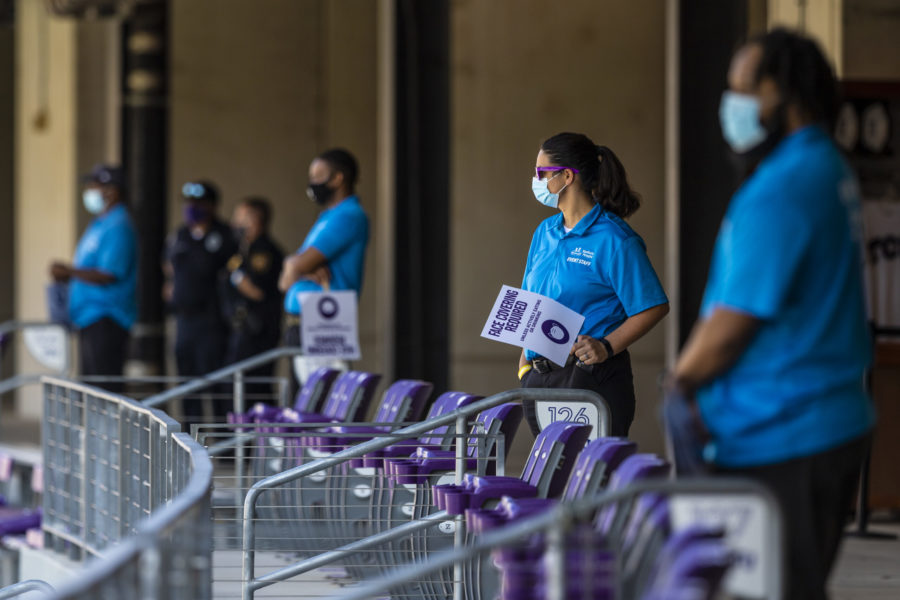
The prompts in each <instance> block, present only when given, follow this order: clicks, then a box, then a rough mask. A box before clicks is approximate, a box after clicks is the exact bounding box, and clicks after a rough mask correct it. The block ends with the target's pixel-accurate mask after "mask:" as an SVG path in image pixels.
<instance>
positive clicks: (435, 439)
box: [418, 392, 483, 450]
mask: <svg viewBox="0 0 900 600" xmlns="http://www.w3.org/2000/svg"><path fill="white" fill-rule="evenodd" d="M482 397H483V396H476V395H474V394H466V393H465V392H444V393H443V394H441V395H440V396H438V398H437V400H435V401H434V404H432V405H431V409H430V410H429V411H428V416H427V417H426V420H427V419H434V418H436V417H441V416H443V415H446V414H447V413H451V412H453V411H454V410H456V409H458V408H462V407H463V406H466V405H468V404H472V403H473V402H475V401H476V400H481V399H482ZM449 430H450V426H449V425H441V426H440V427H435V428H434V429H432V430H431V431H429V432H428V433H427V434H425V435H424V436H422V437H420V438H419V439H418V442H419V443H420V444H422V445H423V446H436V447H438V448H440V449H441V450H449V449H450V448H452V447H453V443H454V440H455V439H456V438H455V437H454V436H452V435H449V434H448V433H447V432H448V431H449Z"/></svg>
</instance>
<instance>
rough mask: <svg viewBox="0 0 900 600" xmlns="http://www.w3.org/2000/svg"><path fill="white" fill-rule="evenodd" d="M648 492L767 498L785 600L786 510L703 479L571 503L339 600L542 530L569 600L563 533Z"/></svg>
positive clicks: (757, 490) (738, 486)
mask: <svg viewBox="0 0 900 600" xmlns="http://www.w3.org/2000/svg"><path fill="white" fill-rule="evenodd" d="M646 493H652V494H673V495H701V494H729V495H753V496H757V497H759V498H761V499H762V501H763V503H764V504H765V505H766V507H767V509H768V513H769V516H770V518H769V519H768V520H767V521H766V528H767V535H766V540H767V541H768V542H769V544H770V546H769V548H768V549H767V550H768V552H769V553H773V554H774V556H776V557H777V558H776V560H775V561H774V562H773V568H774V571H775V572H774V573H772V578H771V581H770V582H769V585H770V586H771V587H770V589H769V590H768V592H767V594H766V596H765V597H766V598H767V600H781V599H782V598H783V597H784V573H785V565H784V550H783V549H784V544H785V541H784V528H783V526H782V515H781V510H780V509H779V507H778V503H777V501H776V500H775V498H774V496H772V494H771V492H769V490H768V489H767V488H765V487H763V486H762V485H760V484H758V483H756V482H753V481H751V480H745V479H726V478H722V479H699V478H698V479H688V480H680V481H646V482H641V483H636V484H633V485H630V486H628V487H627V488H624V489H621V490H616V491H611V492H606V493H604V494H601V495H598V496H596V497H593V498H585V499H582V500H579V501H577V502H573V503H571V504H562V503H561V504H558V505H557V506H555V507H554V508H552V509H550V510H548V511H547V512H544V513H541V514H539V515H537V516H534V517H530V518H527V519H523V520H522V521H520V522H518V523H513V524H511V525H509V526H507V527H503V528H501V529H497V530H494V531H491V532H488V533H485V534H483V535H480V536H478V537H477V538H475V540H474V541H473V543H472V544H471V545H468V546H465V547H463V548H454V549H453V550H448V551H446V552H442V553H440V554H438V555H435V556H433V557H430V558H429V559H428V560H426V561H425V562H422V563H417V564H410V565H407V566H405V567H402V568H399V569H397V570H395V571H393V572H392V573H388V574H386V575H384V576H381V577H378V578H377V579H373V580H371V581H367V582H365V583H363V584H362V585H360V586H358V587H356V588H354V589H353V591H351V592H348V593H347V594H344V595H343V596H340V597H338V599H337V600H364V599H365V598H372V597H375V596H377V595H379V594H384V593H386V592H388V590H390V589H392V588H395V587H397V586H400V585H403V584H405V583H407V582H409V581H415V580H417V579H418V578H421V577H423V576H425V575H429V574H432V573H435V572H437V571H440V570H441V569H445V568H447V567H450V566H453V565H455V564H458V563H460V562H462V561H464V560H467V559H469V558H470V557H472V556H475V555H476V554H480V553H482V552H486V551H488V550H491V549H493V548H496V547H498V546H505V545H509V544H511V543H513V542H516V541H518V540H520V539H522V538H524V537H527V536H529V535H532V534H535V533H538V532H542V531H548V532H550V533H552V534H553V535H549V536H548V545H549V548H548V551H549V552H550V553H551V561H552V562H553V563H554V565H555V567H556V568H555V569H551V572H553V573H554V574H556V575H558V577H556V578H555V581H553V582H551V588H550V592H551V594H550V596H549V597H550V598H551V600H563V599H564V598H565V578H564V576H562V575H563V573H564V571H563V570H562V568H561V562H562V560H563V558H562V557H563V555H564V552H565V550H564V548H563V547H562V543H563V538H564V536H563V535H562V532H563V530H565V529H568V527H570V526H571V525H572V524H573V523H575V522H577V521H578V520H579V519H585V518H589V517H590V516H591V515H592V514H594V513H595V512H596V511H597V510H598V509H600V508H603V507H604V506H607V505H611V504H615V503H617V502H621V501H627V500H630V499H633V498H636V497H638V496H640V495H641V494H646Z"/></svg>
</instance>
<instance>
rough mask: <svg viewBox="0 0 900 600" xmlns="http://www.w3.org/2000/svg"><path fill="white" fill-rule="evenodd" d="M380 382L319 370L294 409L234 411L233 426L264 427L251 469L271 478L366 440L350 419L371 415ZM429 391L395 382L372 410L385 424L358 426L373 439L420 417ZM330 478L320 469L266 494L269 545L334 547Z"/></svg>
mask: <svg viewBox="0 0 900 600" xmlns="http://www.w3.org/2000/svg"><path fill="white" fill-rule="evenodd" d="M379 380H380V376H379V375H375V374H371V373H362V372H355V371H351V372H346V373H340V374H338V373H337V372H336V371H334V370H331V369H319V370H317V371H315V372H314V373H313V374H312V375H311V377H310V378H309V380H307V382H306V383H305V384H304V386H303V387H302V388H301V390H300V392H299V393H298V395H297V400H296V402H295V405H294V408H292V409H281V408H276V407H271V406H267V405H263V404H259V405H256V406H254V407H253V408H252V409H251V410H250V411H249V412H248V413H247V414H245V415H232V416H231V421H232V422H234V423H238V424H239V423H247V422H253V423H256V424H263V425H262V426H261V427H258V428H256V429H255V432H256V433H257V434H258V435H257V436H256V442H255V444H254V446H255V448H254V452H253V456H252V458H251V461H252V462H251V469H250V471H251V473H252V474H253V475H254V476H255V477H265V476H269V475H272V474H275V473H278V472H281V471H284V470H287V469H290V468H293V467H295V466H298V465H301V464H304V463H306V462H308V461H310V460H313V459H315V458H318V457H321V456H325V455H328V454H330V453H332V452H333V451H335V450H337V449H340V448H341V447H343V446H345V445H352V444H354V443H359V442H362V441H364V440H365V439H366V437H363V436H360V435H354V431H353V430H352V428H351V426H350V423H352V422H354V421H359V420H360V419H361V418H363V417H364V416H365V415H366V414H367V412H368V411H369V407H370V405H371V402H372V400H373V399H374V396H375V389H376V387H377V385H378V383H379ZM431 391H432V385H431V384H430V383H427V382H422V381H413V380H400V381H397V382H395V383H394V384H392V385H391V386H390V387H389V388H388V389H387V390H386V391H385V393H384V394H383V396H382V398H381V401H380V404H379V406H378V411H377V413H376V415H375V421H376V422H377V423H379V424H380V425H379V426H378V427H375V428H371V427H370V428H367V429H365V430H363V428H362V427H361V426H357V428H358V429H360V431H361V432H362V433H363V434H364V435H365V436H368V437H372V436H375V435H379V434H383V433H385V432H388V431H390V430H391V429H392V428H394V427H396V426H399V423H401V422H403V421H410V420H417V419H419V418H420V417H421V414H422V412H423V411H424V408H425V405H426V403H427V401H428V398H429V397H430V395H431ZM298 409H300V410H298ZM329 475H330V473H329V472H322V473H318V474H316V475H315V476H312V477H307V478H303V479H302V480H299V481H298V482H296V483H294V484H292V485H287V486H283V487H280V488H277V489H275V490H273V491H271V492H269V493H268V494H267V496H268V497H267V498H266V499H264V500H263V501H262V502H261V504H260V516H261V517H262V518H263V520H264V522H267V523H270V524H271V528H272V529H273V531H272V532H271V533H272V535H271V536H265V535H264V537H266V538H269V539H271V540H273V541H272V546H273V547H272V548H271V549H279V550H284V549H290V550H295V551H298V552H303V553H311V552H319V551H322V550H326V549H330V548H331V547H334V544H335V542H336V540H335V538H334V536H332V535H331V532H330V531H329V525H328V516H327V515H326V514H325V506H326V500H325V492H326V486H325V485H324V483H325V482H326V481H327V479H328V477H329ZM279 540H282V541H279ZM291 540H293V541H291Z"/></svg>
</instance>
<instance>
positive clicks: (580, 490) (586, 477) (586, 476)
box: [563, 438, 637, 501]
mask: <svg viewBox="0 0 900 600" xmlns="http://www.w3.org/2000/svg"><path fill="white" fill-rule="evenodd" d="M635 452H637V444H635V443H634V442H632V441H629V440H626V439H622V438H597V439H596V440H593V441H592V442H590V443H588V445H587V446H586V447H585V448H584V450H582V451H581V453H580V454H579V455H578V460H577V461H576V462H575V466H574V467H573V468H572V475H571V477H569V482H568V483H567V484H566V489H565V491H563V499H564V500H566V501H571V500H576V499H578V498H584V497H587V496H592V495H594V494H596V493H597V492H598V490H599V489H600V488H601V487H603V485H604V484H605V483H606V480H607V479H608V476H609V473H611V472H613V471H615V470H616V469H617V468H618V467H619V465H620V464H621V463H622V461H623V460H625V458H627V457H628V456H631V455H632V454H634V453H635Z"/></svg>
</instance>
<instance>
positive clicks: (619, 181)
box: [541, 133, 641, 219]
mask: <svg viewBox="0 0 900 600" xmlns="http://www.w3.org/2000/svg"><path fill="white" fill-rule="evenodd" d="M541 150H543V151H544V152H545V153H546V154H547V155H548V156H549V157H550V160H552V161H553V164H555V165H560V166H568V167H572V168H575V169H578V173H579V175H578V176H579V177H580V178H581V185H582V186H583V187H584V189H585V190H586V191H587V192H588V193H590V194H591V196H592V197H593V199H594V202H596V203H598V204H599V205H600V206H602V207H603V208H604V209H605V210H608V211H609V212H611V213H613V214H614V215H617V216H619V217H621V218H623V219H625V218H627V217H630V216H631V215H632V214H634V212H635V211H636V210H637V209H638V208H640V206H641V198H640V196H638V195H637V194H636V193H635V192H634V191H633V190H632V189H631V187H630V186H629V185H628V178H627V177H626V176H625V168H624V167H623V166H622V163H621V162H619V158H618V157H617V156H616V155H615V153H614V152H613V151H612V150H610V149H609V148H607V147H606V146H596V145H595V144H594V142H592V141H591V140H590V138H588V137H587V136H586V135H584V134H581V133H558V134H556V135H554V136H553V137H551V138H549V139H547V140H546V141H544V143H543V144H541Z"/></svg>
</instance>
